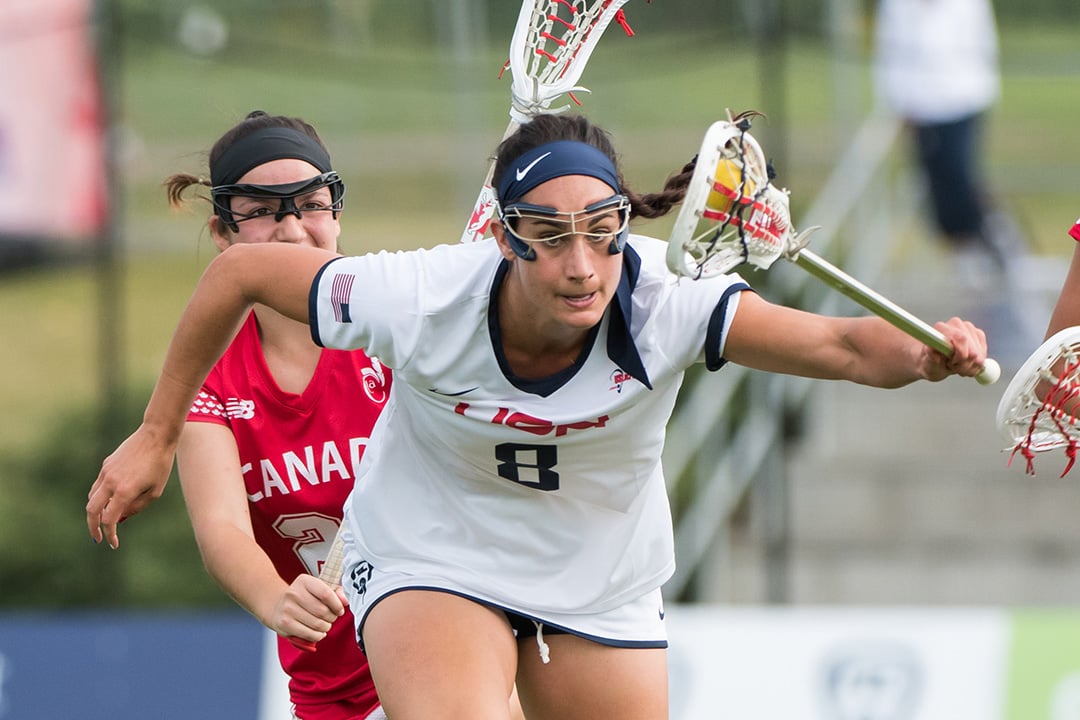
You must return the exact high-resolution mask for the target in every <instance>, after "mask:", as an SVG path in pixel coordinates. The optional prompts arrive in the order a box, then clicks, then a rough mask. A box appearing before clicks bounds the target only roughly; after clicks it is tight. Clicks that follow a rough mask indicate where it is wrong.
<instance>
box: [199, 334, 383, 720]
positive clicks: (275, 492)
mask: <svg viewBox="0 0 1080 720" xmlns="http://www.w3.org/2000/svg"><path fill="white" fill-rule="evenodd" d="M390 382H391V376H390V371H389V369H388V368H384V367H383V366H382V365H381V364H379V362H378V361H377V360H375V359H372V358H368V357H367V356H366V355H364V353H363V352H361V351H359V350H356V351H341V350H323V351H322V356H321V358H320V359H319V364H318V366H317V367H316V369H315V374H314V376H313V377H312V379H311V382H310V383H309V384H308V386H307V388H306V389H305V390H304V392H303V393H301V394H299V395H296V394H293V393H288V392H284V391H282V390H281V389H280V388H279V387H278V385H277V383H276V382H275V381H274V379H273V377H272V376H271V374H270V370H269V368H268V366H267V364H266V360H265V358H264V357H263V353H262V345H261V343H260V341H259V335H258V326H257V324H256V321H255V315H254V313H252V314H251V315H250V316H249V317H248V319H247V320H246V321H245V322H244V325H243V327H242V328H241V330H240V333H239V334H238V335H237V337H236V339H235V340H234V341H233V343H232V345H230V346H229V349H228V350H227V351H226V352H225V354H224V356H222V358H221V360H220V361H219V362H218V364H217V365H216V366H214V369H213V370H212V371H211V373H210V375H209V377H208V378H207V379H206V383H205V384H204V385H203V387H202V390H201V391H200V393H199V395H198V397H197V398H196V400H195V403H194V405H193V406H192V408H191V411H190V413H189V414H188V421H189V422H191V421H194V422H212V423H218V424H221V425H225V426H226V427H228V428H230V429H231V430H232V433H233V436H234V437H235V438H236V446H237V449H238V450H239V455H240V463H241V470H242V472H243V477H244V486H245V488H246V490H247V496H248V503H249V509H250V511H251V522H252V526H253V528H254V531H255V539H256V541H257V542H258V543H259V546H260V547H262V548H263V549H264V550H265V551H266V554H267V555H268V556H269V557H270V559H271V560H272V561H273V563H274V567H276V568H277V571H278V573H279V574H280V575H281V577H282V578H284V579H285V580H286V581H287V582H292V580H293V579H295V578H296V576H297V575H299V574H300V573H304V572H307V573H311V574H313V575H317V574H318V573H319V570H320V568H321V565H322V562H323V560H324V558H325V557H326V555H327V553H328V551H329V549H330V544H331V542H332V541H333V539H334V535H335V534H336V532H337V529H338V526H339V525H340V524H341V518H342V506H343V505H344V503H345V499H346V497H347V496H348V495H349V492H350V491H351V490H352V486H353V479H354V478H355V477H356V469H357V467H358V465H359V463H360V458H361V457H362V455H363V452H364V448H365V447H366V446H367V442H368V436H369V435H370V434H371V429H372V427H373V426H374V424H375V420H376V418H377V417H378V415H379V412H380V411H381V410H382V408H383V405H384V404H385V403H386V399H387V396H388V395H389V392H390ZM232 481H233V478H222V482H232ZM317 648H318V649H317V651H316V652H313V653H311V652H304V651H301V650H298V649H296V648H295V647H293V645H292V644H290V643H289V642H288V641H287V640H285V639H284V638H278V655H279V657H280V659H281V666H282V667H283V668H284V669H285V672H286V673H288V675H289V678H290V679H289V691H290V695H291V697H292V700H293V702H294V703H298V704H302V705H315V704H320V703H339V705H338V706H339V707H343V706H351V711H350V712H349V713H348V714H341V715H340V716H339V717H340V718H341V720H345V718H358V717H364V716H365V715H367V713H368V712H369V711H370V710H371V709H373V708H375V707H377V705H378V698H377V697H376V694H375V687H374V684H373V683H372V680H371V673H370V672H369V670H368V665H367V658H366V657H365V656H364V654H363V653H362V652H360V649H359V648H358V647H357V643H356V637H355V630H354V627H353V618H352V615H351V614H350V613H349V612H348V609H346V612H345V615H344V616H342V617H340V618H338V620H337V621H336V622H335V623H334V625H333V628H332V629H331V630H330V633H329V634H328V635H327V636H326V638H324V639H323V640H322V641H321V642H319V644H318V646H317ZM343 701H344V702H343ZM320 717H325V718H326V719H327V720H329V718H330V715H324V714H320ZM336 717H337V716H336Z"/></svg>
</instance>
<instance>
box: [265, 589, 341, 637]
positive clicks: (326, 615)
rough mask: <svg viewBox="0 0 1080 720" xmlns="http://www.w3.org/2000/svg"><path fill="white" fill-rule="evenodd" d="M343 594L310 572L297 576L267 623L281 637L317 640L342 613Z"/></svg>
mask: <svg viewBox="0 0 1080 720" xmlns="http://www.w3.org/2000/svg"><path fill="white" fill-rule="evenodd" d="M345 607H346V604H345V596H344V593H343V592H342V590H341V588H340V587H331V586H330V585H328V584H326V583H325V582H323V581H322V580H320V579H319V578H317V577H315V576H314V575H298V576H297V577H296V579H295V580H293V581H292V584H290V585H289V587H288V588H286V590H285V592H284V593H283V594H282V596H281V599H280V600H278V603H277V605H276V606H275V607H274V612H273V615H272V616H271V618H270V621H269V622H268V623H267V625H268V626H269V627H270V629H271V630H273V631H274V632H276V633H277V634H278V635H281V636H282V637H294V638H299V639H301V640H306V641H308V642H313V643H317V642H319V641H320V640H322V639H323V638H324V637H326V633H328V632H330V627H331V626H332V625H333V624H334V621H335V620H337V619H338V618H339V617H341V616H342V615H344V614H345Z"/></svg>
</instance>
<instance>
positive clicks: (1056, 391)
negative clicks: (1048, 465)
mask: <svg viewBox="0 0 1080 720" xmlns="http://www.w3.org/2000/svg"><path fill="white" fill-rule="evenodd" d="M1078 423H1080V327H1074V328H1067V329H1065V330H1063V331H1061V332H1059V333H1057V334H1056V335H1054V336H1053V337H1051V338H1050V339H1049V340H1047V341H1046V342H1045V343H1043V344H1042V346H1040V347H1039V349H1038V350H1036V351H1035V352H1034V353H1033V354H1032V355H1031V357H1029V358H1028V360H1027V362H1025V363H1024V365H1023V366H1022V367H1021V368H1020V369H1019V370H1018V371H1017V373H1016V375H1015V376H1014V377H1013V379H1012V381H1011V382H1010V383H1009V387H1008V388H1006V390H1005V394H1004V395H1003V396H1002V398H1001V402H1000V403H999V404H998V411H997V424H998V429H999V430H1000V431H1001V432H1002V433H1003V434H1004V436H1005V437H1006V439H1007V440H1008V441H1009V442H1010V443H1011V452H1010V455H1009V465H1010V466H1011V465H1012V462H1013V460H1014V459H1015V458H1016V456H1017V455H1019V456H1021V457H1023V458H1024V461H1025V472H1026V473H1027V474H1029V475H1034V474H1035V456H1036V455H1037V454H1038V453H1045V452H1049V451H1052V450H1057V449H1061V448H1064V452H1065V457H1066V459H1067V462H1066V465H1065V469H1064V470H1063V471H1062V473H1061V476H1062V477H1064V476H1065V474H1066V473H1068V472H1069V471H1070V470H1071V469H1072V467H1073V465H1074V464H1075V463H1076V456H1077V452H1078V450H1080V425H1078Z"/></svg>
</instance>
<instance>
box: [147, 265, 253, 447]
mask: <svg viewBox="0 0 1080 720" xmlns="http://www.w3.org/2000/svg"><path fill="white" fill-rule="evenodd" d="M225 255H226V254H224V253H223V254H222V255H219V256H218V257H217V258H216V259H215V260H214V262H212V263H210V266H209V267H208V268H207V269H206V272H205V273H204V274H203V276H202V278H201V279H200V280H199V284H198V286H197V287H196V289H195V292H194V294H193V295H192V296H191V299H190V300H189V301H188V304H187V307H185V308H184V312H183V314H182V315H181V316H180V321H179V323H178V324H177V327H176V331H175V332H174V333H173V337H172V341H171V342H170V344H169V348H168V351H167V352H166V355H165V362H164V364H163V366H162V370H161V375H160V376H159V378H158V381H157V384H156V385H155V386H154V392H153V395H152V396H151V398H150V402H149V404H148V405H147V408H146V412H145V414H144V416H143V422H144V425H148V426H151V427H153V428H156V429H157V431H158V432H159V433H161V434H162V435H163V436H164V437H167V438H169V439H170V440H171V442H172V444H173V445H175V442H176V439H177V438H179V436H180V432H181V431H182V430H183V427H184V422H185V420H186V419H187V413H188V410H189V409H190V408H191V403H192V401H193V400H194V399H195V396H196V394H197V393H198V391H199V388H200V387H201V386H202V383H203V381H204V380H205V379H206V376H207V375H208V374H209V372H210V370H211V369H212V368H213V366H214V363H216V362H217V360H218V359H219V358H220V357H221V356H222V354H224V352H225V349H226V348H227V347H228V346H229V343H230V342H231V341H232V338H233V337H234V336H235V335H236V333H237V331H238V330H239V328H240V325H241V323H242V322H243V319H244V317H246V315H247V313H248V310H249V309H250V308H251V305H252V303H251V301H250V300H249V299H248V298H247V297H245V294H244V292H243V288H242V287H241V286H239V284H238V283H237V282H236V281H235V278H234V277H233V275H234V272H233V271H232V269H231V268H230V265H235V263H228V262H219V261H221V260H223V259H224V258H225Z"/></svg>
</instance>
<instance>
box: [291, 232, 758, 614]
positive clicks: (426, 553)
mask: <svg viewBox="0 0 1080 720" xmlns="http://www.w3.org/2000/svg"><path fill="white" fill-rule="evenodd" d="M666 248H667V244H666V243H663V242H660V241H658V240H654V239H651V238H645V237H640V236H631V237H630V241H629V244H628V246H627V248H626V250H625V251H624V253H623V276H622V280H621V282H620V286H619V290H618V292H617V294H616V298H615V299H613V301H612V305H611V307H609V308H608V311H607V312H606V313H605V315H604V319H603V320H602V321H601V323H600V325H599V326H598V327H596V328H594V330H593V332H592V334H591V336H590V342H589V343H588V344H587V347H586V349H585V351H584V352H583V353H582V356H581V357H579V359H578V362H577V363H576V364H575V365H574V366H573V367H571V368H569V369H567V370H565V371H562V372H560V373H558V374H556V375H555V376H552V377H550V378H546V379H544V380H540V381H537V380H526V379H522V378H518V377H515V376H514V375H513V373H512V371H511V370H510V368H509V366H508V363H507V362H506V360H505V358H504V357H503V354H502V341H501V338H500V336H499V327H498V322H497V320H496V317H497V316H496V311H495V307H494V304H495V303H497V288H498V287H499V284H500V282H501V280H502V277H503V275H504V274H505V272H506V269H507V268H508V264H507V262H506V261H505V260H504V259H503V258H502V256H501V255H500V253H499V251H498V248H497V246H496V244H495V241H494V240H493V239H488V240H485V241H482V242H478V243H463V244H460V245H443V246H439V247H436V248H434V249H430V250H416V251H410V252H399V253H386V252H382V253H378V254H373V255H365V256H361V257H347V258H338V259H335V260H333V261H331V262H329V263H328V264H327V265H326V266H325V267H324V268H323V269H322V270H321V271H320V273H319V275H318V277H317V278H316V280H315V282H314V284H313V287H312V294H311V299H310V311H309V312H310V322H311V327H312V336H313V337H314V339H315V341H316V342H317V343H319V344H321V345H325V346H326V347H335V348H359V347H362V348H365V349H366V351H367V352H368V353H369V354H370V355H373V356H377V357H378V358H379V359H380V361H382V362H383V363H384V364H386V365H388V366H389V367H391V368H393V370H394V383H393V386H392V388H391V392H390V399H389V401H388V402H387V405H386V407H385V409H384V410H383V413H382V415H381V416H380V417H379V420H378V422H377V424H376V427H375V429H374V430H373V431H372V440H371V443H370V444H369V445H368V448H367V452H365V454H364V458H363V461H362V463H361V467H360V469H359V472H358V477H357V479H356V482H355V485H354V488H353V493H352V496H351V499H350V501H349V503H348V504H347V506H346V512H345V522H346V523H347V524H348V526H349V529H350V530H351V531H352V533H353V535H354V538H355V547H354V548H352V549H351V551H350V553H351V555H352V557H359V558H361V559H362V560H363V561H365V562H367V563H369V564H370V565H371V566H373V567H374V568H377V569H381V570H387V571H390V570H394V571H399V572H406V573H414V574H417V575H422V576H425V577H431V576H435V577H445V578H452V579H453V581H454V582H455V583H456V584H457V585H458V586H461V587H465V588H468V589H469V592H470V593H471V594H473V595H474V596H475V597H476V598H478V599H481V600H485V601H488V602H492V603H495V604H497V605H500V606H502V607H504V608H507V609H510V610H513V611H515V612H520V613H523V614H526V615H529V616H533V617H540V618H543V616H544V613H545V612H551V613H570V614H577V613H589V614H591V613H598V612H606V611H607V610H610V609H612V608H616V607H619V606H620V605H623V604H625V603H626V602H629V601H631V600H634V599H636V598H638V597H640V596H641V595H643V594H644V593H646V592H649V591H651V590H655V589H656V588H658V587H660V586H661V585H662V584H663V582H664V581H665V580H667V579H668V578H669V577H670V576H671V574H672V572H673V571H674V567H675V563H674V549H673V545H674V543H673V530H672V520H671V513H670V508H669V506H668V498H667V492H666V488H665V484H664V477H663V472H662V469H661V463H660V456H661V452H662V450H663V446H664V433H665V426H666V424H667V422H668V419H669V417H670V415H671V411H672V407H673V405H674V403H675V397H676V394H677V392H678V389H679V386H680V384H681V381H682V378H683V373H684V370H685V369H686V368H687V367H688V366H690V365H691V364H693V363H695V362H700V361H706V362H707V363H708V365H709V367H710V369H717V368H719V367H720V366H721V365H722V364H723V362H724V361H723V360H722V353H723V347H724V341H725V338H726V334H727V330H728V328H729V326H730V323H731V320H732V317H733V316H734V313H735V312H736V308H737V302H738V297H739V294H740V292H741V291H743V290H747V289H748V287H747V285H746V284H745V283H744V282H743V281H742V280H741V279H740V278H739V277H738V276H737V275H728V276H720V277H716V278H712V279H708V280H701V281H696V282H695V281H691V280H688V279H683V280H681V281H680V280H678V279H677V278H676V276H674V275H673V274H671V273H670V272H668V270H667V268H666V266H665V263H664V254H665V250H666ZM613 358H614V359H613ZM646 383H648V384H649V385H651V389H650V388H649V387H648V386H647V385H646Z"/></svg>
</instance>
